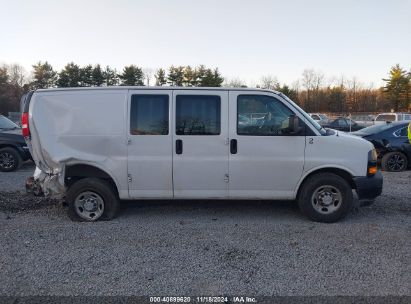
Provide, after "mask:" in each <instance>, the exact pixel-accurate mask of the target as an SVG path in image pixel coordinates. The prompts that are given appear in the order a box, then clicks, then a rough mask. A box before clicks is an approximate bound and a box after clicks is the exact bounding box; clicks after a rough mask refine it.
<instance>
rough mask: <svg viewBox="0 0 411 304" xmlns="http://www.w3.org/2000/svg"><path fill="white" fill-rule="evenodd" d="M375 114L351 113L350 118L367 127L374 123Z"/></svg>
mask: <svg viewBox="0 0 411 304" xmlns="http://www.w3.org/2000/svg"><path fill="white" fill-rule="evenodd" d="M375 117H376V116H375V115H372V114H352V115H351V116H350V118H351V119H352V120H354V121H355V122H357V123H358V124H359V125H360V126H364V127H369V126H373V125H374V121H375Z"/></svg>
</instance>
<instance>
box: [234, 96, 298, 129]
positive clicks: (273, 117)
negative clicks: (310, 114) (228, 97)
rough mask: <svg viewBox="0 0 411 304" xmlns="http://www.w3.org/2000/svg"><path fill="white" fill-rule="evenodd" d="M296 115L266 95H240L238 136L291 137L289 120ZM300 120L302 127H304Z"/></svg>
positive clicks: (238, 100)
mask: <svg viewBox="0 0 411 304" xmlns="http://www.w3.org/2000/svg"><path fill="white" fill-rule="evenodd" d="M292 115H294V113H293V112H292V111H291V110H290V109H289V108H287V107H286V106H285V105H284V104H283V103H282V102H281V101H279V100H277V99H276V98H274V97H272V96H266V95H239V96H238V98H237V134H238V135H251V136H252V135H254V136H282V135H289V131H290V129H289V118H290V116H292ZM302 124H303V123H302V121H301V120H300V126H301V125H302Z"/></svg>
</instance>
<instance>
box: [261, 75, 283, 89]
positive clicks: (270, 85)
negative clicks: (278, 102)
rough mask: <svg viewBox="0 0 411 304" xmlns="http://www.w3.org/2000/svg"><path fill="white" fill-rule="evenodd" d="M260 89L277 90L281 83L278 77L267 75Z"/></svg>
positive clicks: (262, 78)
mask: <svg viewBox="0 0 411 304" xmlns="http://www.w3.org/2000/svg"><path fill="white" fill-rule="evenodd" d="M260 87H261V88H262V89H268V90H277V89H278V88H279V87H280V82H279V81H278V79H277V77H275V76H272V75H266V76H263V77H261V84H260Z"/></svg>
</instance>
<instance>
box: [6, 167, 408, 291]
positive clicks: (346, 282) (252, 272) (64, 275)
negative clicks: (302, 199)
mask: <svg viewBox="0 0 411 304" xmlns="http://www.w3.org/2000/svg"><path fill="white" fill-rule="evenodd" d="M32 169H33V168H32V167H26V168H24V170H22V171H19V172H15V173H8V174H7V175H6V174H4V173H1V174H0V181H1V183H0V185H1V188H0V230H1V232H2V233H1V236H0V244H1V246H0V269H1V272H0V295H10V296H18V295H19V296H22V295H28V296H33V295H88V296H90V295H174V296H182V295H222V294H231V295H233V294H241V295H253V296H262V295H304V296H306V295H324V294H327V295H354V296H368V295H373V296H380V295H408V296H410V295H411V267H410V261H411V241H410V236H411V218H410V216H411V191H410V186H411V171H408V172H404V173H384V178H385V180H384V190H383V195H382V196H381V197H379V198H378V199H377V201H376V202H375V204H374V205H372V206H370V207H361V208H355V209H354V210H353V211H352V212H351V213H350V214H349V216H348V217H347V218H346V219H344V220H343V221H341V222H339V223H335V224H321V223H314V222H310V221H309V220H307V219H306V218H305V217H303V216H302V215H301V214H300V212H299V210H298V208H297V207H296V204H295V203H293V202H261V201H257V202H255V201H253V202H249V201H247V202H244V201H243V202H238V201H231V202H230V201H223V202H221V201H207V202H205V201H184V202H177V201H176V202H170V201H168V202H160V201H150V202H124V203H123V204H122V210H121V213H120V215H119V217H118V218H117V219H115V220H113V221H110V222H97V223H74V222H71V221H70V220H69V219H68V217H67V216H66V210H65V207H63V206H62V204H61V202H57V201H50V200H47V199H43V198H33V197H31V196H27V195H26V194H23V193H22V192H16V191H17V190H20V191H23V184H24V179H25V177H26V176H28V175H30V174H32V172H33V170H32ZM6 191H7V192H6Z"/></svg>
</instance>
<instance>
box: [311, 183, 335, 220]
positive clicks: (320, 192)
mask: <svg viewBox="0 0 411 304" xmlns="http://www.w3.org/2000/svg"><path fill="white" fill-rule="evenodd" d="M311 204H312V205H313V207H314V209H315V210H316V211H317V212H319V213H321V214H330V213H333V212H335V211H337V210H338V209H339V208H340V207H341V204H342V195H341V191H340V190H338V189H337V188H336V187H334V186H330V185H325V186H320V187H318V188H317V189H315V191H314V193H313V195H312V197H311Z"/></svg>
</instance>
